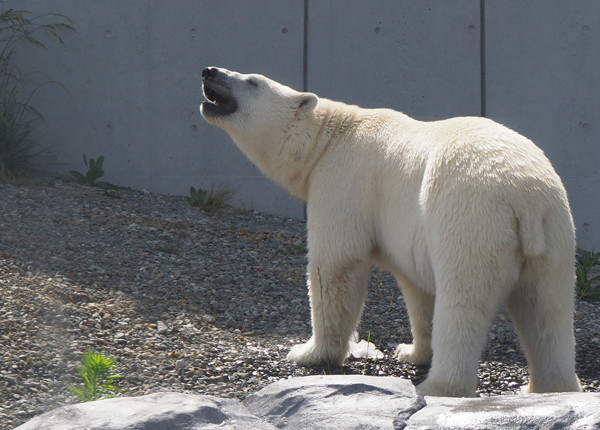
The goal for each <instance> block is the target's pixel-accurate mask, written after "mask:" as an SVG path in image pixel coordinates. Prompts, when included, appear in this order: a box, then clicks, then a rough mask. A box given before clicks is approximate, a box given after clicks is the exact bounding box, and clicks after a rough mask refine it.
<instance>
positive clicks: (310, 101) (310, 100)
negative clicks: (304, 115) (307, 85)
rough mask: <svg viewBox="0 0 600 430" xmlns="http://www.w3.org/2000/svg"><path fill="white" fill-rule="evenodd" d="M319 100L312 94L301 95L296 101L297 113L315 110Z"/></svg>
mask: <svg viewBox="0 0 600 430" xmlns="http://www.w3.org/2000/svg"><path fill="white" fill-rule="evenodd" d="M318 101H319V98H318V97H317V95H316V94H313V93H301V94H299V95H298V98H297V99H296V102H297V105H296V106H298V112H310V111H311V110H313V109H314V108H315V106H316V105H317V102H318Z"/></svg>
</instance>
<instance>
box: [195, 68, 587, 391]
mask: <svg viewBox="0 0 600 430" xmlns="http://www.w3.org/2000/svg"><path fill="white" fill-rule="evenodd" d="M202 77H203V89H204V95H205V98H206V101H205V102H203V103H202V106H201V108H200V110H201V113H202V116H203V117H204V118H205V120H206V121H208V122H209V123H211V124H214V125H216V126H218V127H220V128H221V129H223V130H224V131H225V132H227V133H228V134H229V135H230V136H231V138H232V139H233V140H234V141H235V143H236V144H237V145H238V146H239V148H240V149H241V150H242V151H243V152H244V153H245V154H246V156H247V157H248V158H250V160H252V161H253V162H254V163H255V164H256V165H257V166H258V167H259V168H260V169H261V170H262V172H263V173H265V174H266V175H268V176H269V177H271V178H272V179H273V180H275V181H276V182H278V183H279V184H281V185H282V186H284V187H285V188H287V189H288V190H289V191H290V192H291V193H292V194H293V195H295V196H298V197H300V198H302V199H304V200H305V201H306V210H307V228H308V261H309V262H308V289H309V297H310V305H311V317H312V328H313V333H312V337H311V338H310V340H309V341H308V342H307V343H305V344H302V345H296V346H294V347H293V348H292V349H291V351H290V352H289V355H288V359H289V360H293V361H295V362H296V363H299V364H301V365H308V366H310V365H319V364H326V363H329V364H340V363H342V362H343V361H344V359H345V358H346V357H347V356H348V349H349V346H348V342H349V339H350V337H351V335H352V333H353V331H354V330H355V328H356V327H357V325H358V323H359V319H360V317H361V314H362V310H363V306H364V303H365V298H366V288H367V283H368V277H369V273H370V267H371V264H372V263H375V264H377V265H378V266H380V267H381V268H382V269H384V270H387V271H389V272H391V273H393V274H394V275H395V277H396V279H397V281H398V283H399V285H400V288H401V290H402V293H403V296H404V300H405V302H406V306H407V309H408V314H409V318H410V323H411V330H412V335H413V343H412V344H410V345H408V344H402V345H400V346H398V348H397V350H396V355H397V358H398V359H399V360H403V361H407V362H410V363H414V364H417V365H424V364H430V365H431V367H430V370H429V373H428V376H427V378H426V379H425V381H424V382H423V383H421V384H420V385H419V386H418V388H419V389H420V390H421V392H423V393H424V394H426V395H437V396H474V395H475V394H476V386H477V368H478V361H479V358H480V357H481V354H482V351H483V349H484V346H485V343H486V340H487V333H488V330H489V329H490V326H491V324H492V321H493V318H494V317H495V315H496V313H497V312H498V310H499V308H500V307H501V306H503V305H505V306H506V307H507V309H508V311H509V312H510V315H511V317H512V321H513V323H514V325H515V327H516V330H517V332H518V336H519V339H520V342H521V345H522V347H523V350H524V352H525V355H526V358H527V361H528V364H529V370H530V382H529V384H528V385H527V386H525V387H524V392H552V391H554V392H558V391H580V390H581V387H580V384H579V380H578V378H577V376H576V374H575V352H574V350H575V340H574V335H573V311H574V309H573V308H574V303H573V302H574V297H573V295H574V271H575V268H574V258H575V239H574V226H573V220H572V217H571V212H570V209H569V204H568V200H567V195H566V192H565V189H564V187H563V185H562V182H561V180H560V178H559V177H558V175H557V174H556V172H555V171H554V169H553V167H552V166H551V164H550V162H549V161H548V159H547V158H546V157H545V155H544V153H543V152H542V151H541V150H540V149H539V148H538V147H537V146H535V145H534V144H533V143H532V142H531V141H530V140H528V139H526V138H525V137H523V136H521V135H519V134H518V133H516V132H514V131H512V130H510V129H508V128H506V127H504V126H502V125H500V124H497V123H495V122H494V121H491V120H489V119H485V118H476V117H465V118H452V119H447V120H443V121H434V122H422V121H417V120H415V119H412V118H410V117H408V116H407V115H404V114H402V113H400V112H396V111H394V110H390V109H363V108H360V107H358V106H351V105H347V104H344V103H340V102H335V101H332V100H328V99H324V98H319V97H317V96H316V95H315V94H312V93H306V92H297V91H294V90H293V89H291V88H289V87H286V86H284V85H282V84H279V83H277V82H275V81H273V80H270V79H268V78H266V77H264V76H261V75H256V74H249V75H245V74H240V73H236V72H233V71H229V70H226V69H223V68H215V67H209V68H206V69H204V70H203V71H202Z"/></svg>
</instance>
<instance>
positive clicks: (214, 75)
mask: <svg viewBox="0 0 600 430" xmlns="http://www.w3.org/2000/svg"><path fill="white" fill-rule="evenodd" d="M227 80H228V76H227V75H226V74H225V73H224V72H222V71H220V70H219V69H217V68H215V67H207V68H206V69H204V70H203V71H202V88H203V90H204V97H206V100H207V101H205V102H203V103H202V106H201V112H202V115H203V116H207V115H210V116H215V115H216V116H223V115H230V114H232V113H234V112H235V111H236V110H237V102H236V100H235V97H233V94H232V93H231V88H230V86H229V85H228V84H227Z"/></svg>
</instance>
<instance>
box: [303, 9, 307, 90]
mask: <svg viewBox="0 0 600 430" xmlns="http://www.w3.org/2000/svg"><path fill="white" fill-rule="evenodd" d="M302 43H303V46H302V91H305V92H306V91H308V0H304V34H303V40H302Z"/></svg>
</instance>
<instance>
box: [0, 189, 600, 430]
mask: <svg viewBox="0 0 600 430" xmlns="http://www.w3.org/2000/svg"><path fill="white" fill-rule="evenodd" d="M305 264H306V257H305V224H304V222H302V221H297V220H290V219H285V218H281V217H276V216H271V215H265V214H260V213H255V212H249V211H240V210H236V209H232V208H227V209H225V210H223V211H221V212H219V213H206V212H203V211H202V210H200V209H198V208H195V207H191V206H190V205H188V203H187V202H186V201H185V199H184V198H183V197H173V196H164V195H157V194H152V193H146V192H139V191H134V190H130V189H119V190H117V191H116V192H115V193H110V194H107V193H105V192H104V191H102V190H100V189H97V188H91V187H85V186H80V185H77V184H74V183H72V182H70V181H68V180H65V181H62V180H56V181H53V182H52V183H51V184H50V185H44V186H14V185H7V184H0V428H1V429H7V428H13V427H14V426H16V425H19V424H21V423H23V422H25V421H27V420H28V419H29V418H31V417H33V416H34V415H37V414H40V413H42V412H44V411H47V410H49V409H52V408H54V407H57V406H60V405H64V404H67V403H75V402H77V401H78V399H77V398H76V397H75V396H74V395H73V394H72V393H71V392H70V391H68V390H67V389H66V386H67V385H74V384H77V383H78V382H79V377H78V375H77V369H78V367H79V365H80V361H81V358H82V356H83V352H84V351H85V350H86V349H94V350H97V351H102V352H104V353H106V354H108V355H110V356H111V357H113V358H115V359H116V361H117V363H118V371H119V373H120V374H121V375H122V378H121V379H119V380H118V381H117V385H118V386H120V387H121V388H122V389H121V390H120V391H118V392H117V395H119V396H121V395H123V396H134V395H142V394H148V393H152V392H157V391H165V390H174V391H187V392H195V393H205V394H213V395H219V396H228V397H237V398H240V399H241V398H244V397H245V396H246V395H247V394H249V393H251V392H253V391H255V390H257V389H258V388H261V387H263V386H265V385H266V384H268V383H270V382H273V381H277V380H279V379H282V378H289V377H291V376H299V375H310V374H322V373H327V374H333V373H346V374H350V373H356V374H361V373H366V374H369V375H381V376H386V375H393V376H402V377H407V378H410V379H412V380H413V381H414V382H419V381H421V380H422V379H423V378H424V377H425V375H426V372H427V369H424V368H417V367H415V366H411V365H408V364H404V363H399V362H397V361H395V360H393V359H392V358H391V352H392V351H393V346H394V345H395V344H396V343H400V342H410V340H411V336H410V329H409V325H408V322H407V314H406V310H405V307H404V304H403V302H402V299H401V297H399V293H398V290H397V288H396V287H395V284H394V281H393V279H392V278H391V277H390V276H389V275H387V274H385V273H380V272H378V271H376V270H374V271H373V276H372V278H371V284H372V285H371V288H370V293H369V297H368V303H367V305H366V308H365V314H364V316H363V321H362V324H361V328H360V337H361V339H367V337H369V336H370V340H371V341H372V342H374V343H375V344H376V345H378V347H379V349H380V350H382V351H383V352H384V354H385V357H384V358H383V359H380V360H378V361H372V360H365V359H351V360H349V361H347V364H346V365H345V366H343V367H341V368H318V369H307V368H303V367H298V366H296V365H295V364H292V363H288V362H287V361H286V360H285V356H286V354H287V351H288V350H289V348H290V346H291V345H292V344H295V343H298V342H302V341H305V340H306V339H307V338H308V337H309V336H310V316H309V307H308V297H307V294H306V286H305V283H306V281H305V274H304V270H305ZM599 318H600V311H599V304H598V302H585V301H581V302H579V303H578V304H577V313H576V336H577V342H578V346H577V363H578V364H577V366H578V369H577V370H578V374H579V376H580V378H581V380H582V383H583V385H584V388H585V390H586V391H600V382H599V379H600V358H599V357H600V356H599V355H598V352H599V351H600V328H599V322H600V319H599ZM489 340H490V341H489V343H488V348H487V349H486V352H485V354H484V357H483V359H482V361H481V365H480V368H479V379H480V383H479V389H478V390H479V392H480V393H481V394H482V395H490V394H503V393H512V392H515V391H517V389H518V387H519V386H521V385H523V384H524V383H525V380H526V378H527V370H526V367H525V360H524V358H523V355H522V354H521V352H520V351H519V346H518V343H517V340H516V337H515V334H514V331H513V329H512V326H511V324H510V322H509V321H507V318H506V317H505V316H504V315H503V314H501V315H500V316H499V317H498V318H497V319H496V322H495V324H494V327H493V329H492V331H491V332H490V335H489Z"/></svg>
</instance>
